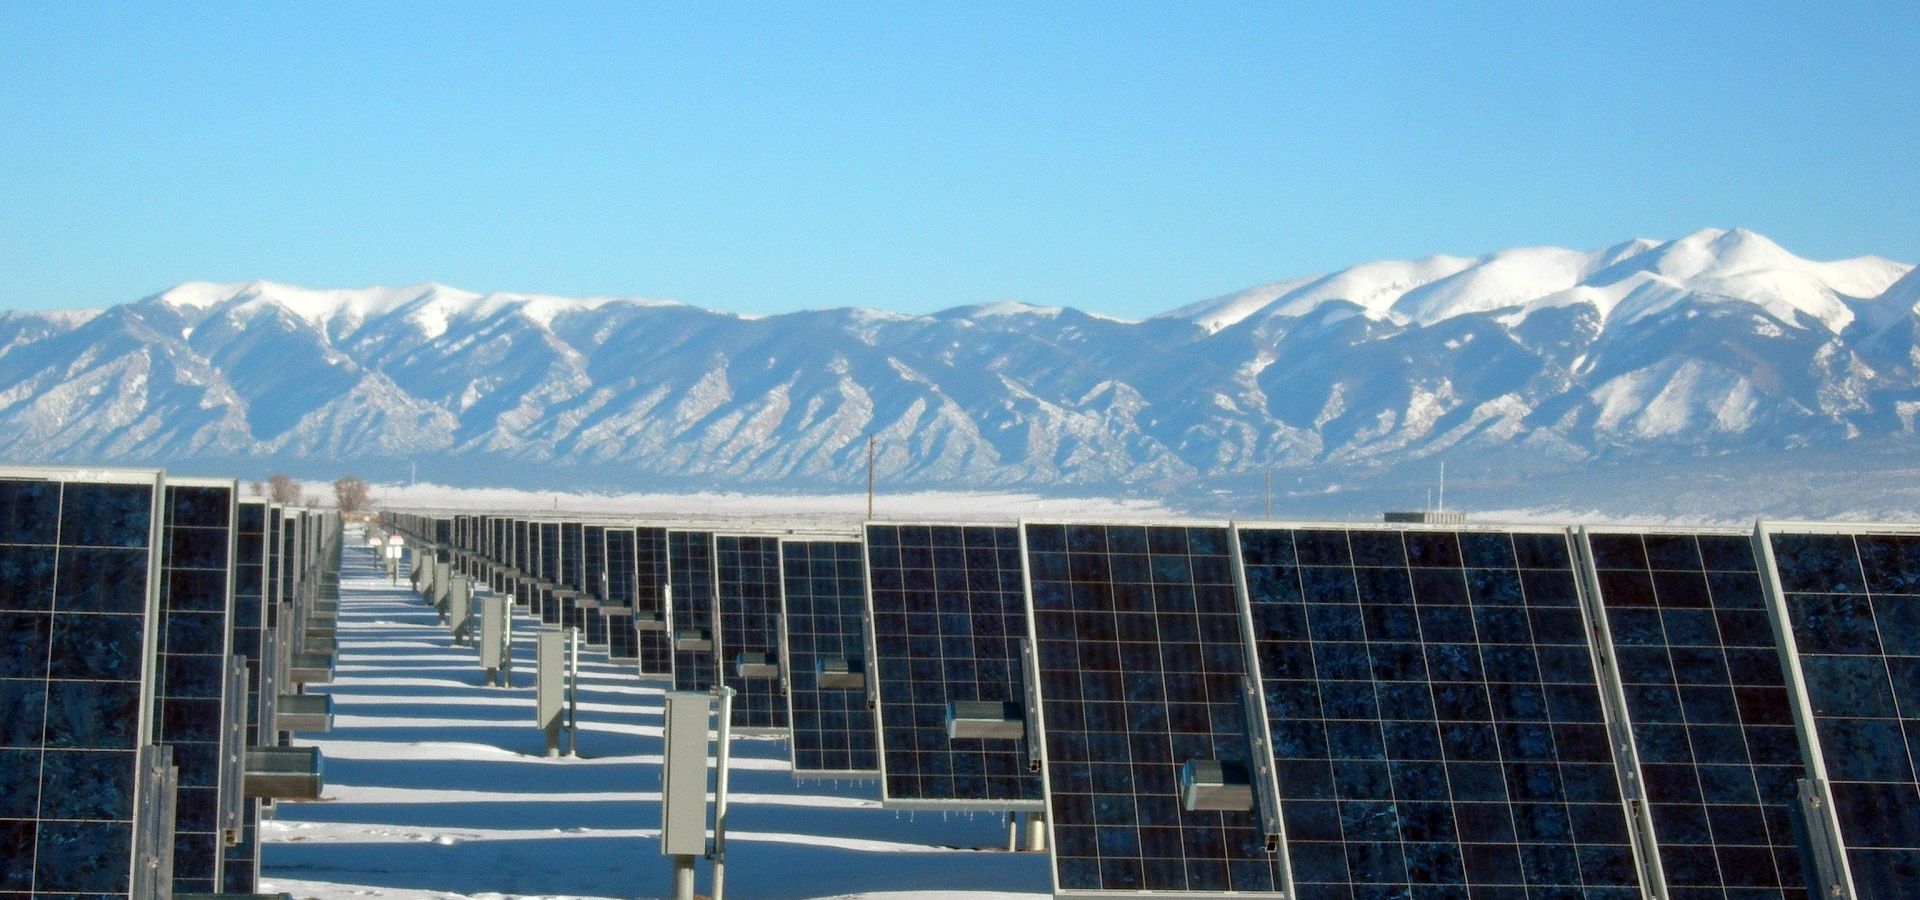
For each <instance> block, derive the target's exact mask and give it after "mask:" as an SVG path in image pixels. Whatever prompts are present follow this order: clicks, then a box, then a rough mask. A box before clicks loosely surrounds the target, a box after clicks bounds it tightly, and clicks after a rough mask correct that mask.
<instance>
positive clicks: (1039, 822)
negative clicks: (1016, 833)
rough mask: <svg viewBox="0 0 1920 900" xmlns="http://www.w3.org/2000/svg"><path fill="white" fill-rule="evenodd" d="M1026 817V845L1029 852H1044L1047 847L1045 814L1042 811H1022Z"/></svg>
mask: <svg viewBox="0 0 1920 900" xmlns="http://www.w3.org/2000/svg"><path fill="white" fill-rule="evenodd" d="M1023 815H1025V816H1026V817H1027V845H1026V847H1025V848H1024V849H1025V850H1026V851H1027V852H1029V853H1044V852H1046V849H1047V814H1046V813H1043V812H1030V813H1024V814H1023Z"/></svg>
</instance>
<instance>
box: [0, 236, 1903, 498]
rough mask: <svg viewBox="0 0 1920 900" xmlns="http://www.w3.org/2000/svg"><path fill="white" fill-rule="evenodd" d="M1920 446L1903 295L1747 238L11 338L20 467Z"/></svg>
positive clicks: (755, 479) (849, 461)
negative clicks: (719, 305)
mask: <svg viewBox="0 0 1920 900" xmlns="http://www.w3.org/2000/svg"><path fill="white" fill-rule="evenodd" d="M1917 413H1920V272H1916V271H1915V270H1914V268H1913V267H1912V266H1910V265H1908V264H1905V263H1899V262H1894V261H1891V260H1886V259H1880V258H1877V257H1861V258H1857V259H1849V260H1841V261H1837V262H1816V261H1810V260H1806V259H1802V258H1800V257H1798V256H1795V255H1794V254H1792V253H1789V252H1788V251H1786V250H1784V249H1782V248H1781V247H1779V246H1778V245H1776V244H1774V243H1773V242H1771V241H1769V240H1768V239H1766V238H1765V237H1762V236H1760V235H1758V234H1754V233H1752V232H1748V231H1739V230H1735V231H1720V230H1707V231H1701V232H1697V233H1694V234H1690V235H1687V236H1685V237H1682V238H1679V239H1677V240H1671V241H1651V240H1635V241H1630V242H1627V243H1624V244H1619V245H1617V246H1612V247H1606V248H1602V249H1599V250H1593V251H1584V252H1583V251H1574V250H1563V249H1558V248H1525V249H1516V250H1507V251H1502V252H1499V253H1494V254H1491V255H1488V256H1484V257H1479V258H1474V259H1467V258H1457V257H1447V256H1436V257H1429V258H1426V259H1421V260H1414V261H1404V262H1403V261H1391V262H1376V263H1368V264H1365V265H1360V266H1355V267H1353V268H1350V269H1346V270H1343V271H1340V272H1335V273H1332V274H1329V275H1321V276H1315V277H1311V278H1299V279H1293V280H1289V281H1282V282H1276V283H1273V284H1268V285H1262V286H1260V287H1255V288H1251V289H1248V290H1245V291H1241V292H1239V293H1236V294H1232V295H1229V296H1226V297H1221V298H1217V299H1214V300H1208V301H1204V302H1201V303H1196V304H1193V305H1190V306H1186V307H1183V308H1180V309H1176V310H1174V311H1172V312H1168V313H1166V314H1163V315H1159V316H1155V317H1153V318H1150V319H1147V320H1144V321H1139V322H1125V321H1117V320H1114V319H1111V318H1106V317H1102V316H1098V315H1091V314H1088V313H1084V312H1080V311H1077V310H1073V309H1061V308H1052V307H1038V306H1027V305H1023V304H1017V303H997V304H991V305H983V306H971V307H962V308H957V309H950V310H945V311H943V312H938V313H933V314H931V315H905V314H899V313H892V312H883V311H877V310H871V309H852V308H849V309H829V310H820V311H810V312H797V313H790V314H785V315H779V316H770V317H764V318H753V317H746V316H740V315H734V314H730V313H725V312H715V311H711V310H706V309H699V308H695V307H691V306H686V305H683V304H678V303H671V302H662V301H653V300H638V299H625V298H590V299H565V298H558V297H546V296H530V295H520V294H488V295H479V294H474V293H469V292H466V291H461V290H457V289H454V288H449V287H445V286H441V285H416V286H408V287H397V288H396V287H377V288H365V289H358V290H309V289H304V288H298V287H291V286H287V285H281V284H273V283H269V282H258V281H256V282H251V283H245V284H205V283H190V284H183V285H180V286H178V287H175V288H173V289H171V290H168V291H166V292H164V293H161V294H157V295H155V296H152V297H148V298H145V299H143V300H139V301H136V302H133V303H128V304H124V305H120V306H114V307H111V308H109V309H105V310H100V311H89V312H57V313H35V312H13V313H7V314H4V316H0V456H4V457H5V458H7V459H13V460H19V461H26V460H45V461H68V462H78V461H86V462H129V463H131V462H162V463H166V464H168V465H171V466H175V467H178V466H180V465H181V463H182V462H183V461H190V460H204V461H232V460H251V461H265V460H272V461H273V462H274V463H277V464H280V465H283V466H290V467H294V468H298V467H300V466H303V465H304V466H305V467H306V468H307V469H308V470H310V471H312V472H313V473H314V474H315V475H320V474H329V473H332V472H333V471H334V470H336V469H344V468H350V467H354V466H358V467H360V468H361V469H362V470H368V471H375V472H379V471H386V472H389V473H390V472H392V471H395V467H397V471H399V472H402V473H404V472H405V471H406V468H405V467H406V465H407V464H408V463H409V462H418V463H420V465H421V468H422V471H423V472H425V471H426V470H427V469H428V467H429V466H433V467H435V468H436V470H437V474H439V475H440V476H441V477H443V478H448V479H451V480H455V481H464V482H467V483H494V484H516V483H531V482H546V483H551V482H556V481H565V480H566V479H567V478H568V477H569V476H570V473H571V475H572V476H577V477H580V478H587V479H588V480H589V481H597V482H598V483H603V484H611V483H614V482H618V483H620V484H622V485H623V486H627V487H633V486H648V485H701V486H721V487H753V486H755V485H764V486H767V487H821V488H825V487H833V486H840V487H845V486H850V485H855V484H858V483H859V482H860V481H861V480H862V479H863V478H864V476H865V466H866V453H867V436H868V435H874V436H875V437H876V438H877V440H876V442H875V447H876V452H877V455H878V460H877V462H878V470H879V472H880V473H881V475H882V477H884V478H885V479H887V481H888V483H890V484H894V485H901V484H913V485H921V486H927V487H936V486H949V487H950V486H992V487H996V488H1001V487H1010V486H1029V487H1031V486H1040V487H1049V486H1051V487H1059V486H1083V487H1088V488H1097V487H1102V486H1114V485H1133V486H1135V487H1136V488H1137V487H1140V486H1146V485H1177V484H1181V483H1194V482H1197V481H1201V480H1206V479H1220V478H1231V477H1233V476H1235V475H1236V474H1250V473H1259V472H1264V471H1266V470H1268V469H1269V468H1275V467H1277V468H1281V469H1283V470H1284V469H1286V468H1288V467H1307V466H1321V467H1329V468H1341V469H1354V468H1356V467H1357V468H1366V467H1378V466H1388V465H1394V464H1402V463H1408V462H1412V461H1426V460H1433V459H1437V458H1447V457H1448V456H1450V455H1454V454H1468V453H1473V452H1479V451H1498V452H1502V453H1507V454H1514V453H1518V454H1520V457H1521V458H1533V459H1539V460H1541V461H1543V462H1552V463H1556V464H1558V463H1565V462H1569V461H1577V460H1588V459H1593V458H1596V457H1598V458H1619V457H1622V456H1639V455H1654V456H1658V455H1661V454H1682V455H1688V456H1697V455H1701V454H1714V453H1722V452H1729V451H1749V450H1756V449H1761V450H1765V449H1786V448H1795V447H1841V446H1846V445H1850V444H1853V443H1859V444H1861V445H1862V446H1865V445H1867V444H1871V445H1873V446H1876V447H1886V446H1893V447H1896V448H1908V449H1911V448H1913V447H1916V446H1920V444H1915V443H1913V442H1914V440H1915V437H1914V431H1915V416H1916V414H1917ZM383 467H384V469H383ZM589 475H590V476H591V477H590V478H589V477H588V476H589Z"/></svg>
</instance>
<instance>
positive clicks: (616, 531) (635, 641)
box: [600, 528, 640, 662]
mask: <svg viewBox="0 0 1920 900" xmlns="http://www.w3.org/2000/svg"><path fill="white" fill-rule="evenodd" d="M600 547H601V552H600V556H601V567H602V568H603V569H605V571H606V601H607V605H608V606H609V607H610V608H615V609H618V608H625V609H629V610H631V609H632V608H633V576H634V562H633V554H634V546H633V529H631V528H606V529H602V535H601V541H600ZM612 621H613V625H612V627H610V628H609V629H608V632H607V658H608V659H611V660H618V661H622V662H628V661H636V660H638V659H639V657H640V644H639V640H640V635H639V633H638V632H636V631H635V630H634V627H633V618H632V616H628V617H627V618H625V619H620V618H617V617H616V618H614V619H613V620H612Z"/></svg>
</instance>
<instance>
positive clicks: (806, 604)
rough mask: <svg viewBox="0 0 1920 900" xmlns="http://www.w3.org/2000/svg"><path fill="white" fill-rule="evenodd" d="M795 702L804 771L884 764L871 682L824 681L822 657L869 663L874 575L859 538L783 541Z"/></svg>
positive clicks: (790, 698) (797, 765)
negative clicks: (831, 684)
mask: <svg viewBox="0 0 1920 900" xmlns="http://www.w3.org/2000/svg"><path fill="white" fill-rule="evenodd" d="M780 555H781V561H780V566H781V578H782V581H783V586H784V591H783V593H784V595H785V604H786V606H785V610H784V612H783V615H784V617H785V622H786V644H787V651H786V652H787V666H788V669H789V671H790V674H789V676H788V682H787V707H788V713H789V715H790V716H791V717H792V723H793V724H792V729H793V748H792V749H793V770H794V773H795V774H801V775H870V774H877V773H878V772H879V770H880V759H879V755H878V749H877V746H876V741H877V739H876V736H875V732H874V725H873V710H871V709H868V708H867V692H866V690H865V689H864V688H859V687H852V688H828V687H821V686H820V678H819V675H818V673H817V671H816V669H817V667H818V665H819V662H820V660H822V659H827V658H835V659H843V660H849V661H851V662H853V663H859V664H864V662H865V656H866V653H867V639H866V625H865V622H866V599H867V581H866V577H865V575H864V569H863V567H862V565H861V558H860V556H861V553H860V542H859V541H782V542H780Z"/></svg>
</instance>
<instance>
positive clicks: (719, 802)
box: [711, 685, 737, 900]
mask: <svg viewBox="0 0 1920 900" xmlns="http://www.w3.org/2000/svg"><path fill="white" fill-rule="evenodd" d="M713 690H714V693H715V694H717V695H719V697H720V711H719V720H718V722H717V723H716V724H717V726H718V727H717V729H716V730H717V731H718V732H719V747H718V749H717V751H716V757H715V761H714V763H715V765H714V768H715V772H714V780H713V852H712V854H711V855H712V857H713V900H725V896H726V895H725V889H726V884H727V768H728V766H727V763H728V760H729V758H730V757H731V756H732V754H731V753H730V752H728V751H729V750H730V747H729V744H730V743H731V741H730V739H731V738H732V736H733V695H734V694H735V693H737V692H736V691H735V690H734V689H733V688H730V687H727V686H725V685H721V686H719V687H716V688H714V689H713Z"/></svg>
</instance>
